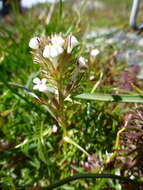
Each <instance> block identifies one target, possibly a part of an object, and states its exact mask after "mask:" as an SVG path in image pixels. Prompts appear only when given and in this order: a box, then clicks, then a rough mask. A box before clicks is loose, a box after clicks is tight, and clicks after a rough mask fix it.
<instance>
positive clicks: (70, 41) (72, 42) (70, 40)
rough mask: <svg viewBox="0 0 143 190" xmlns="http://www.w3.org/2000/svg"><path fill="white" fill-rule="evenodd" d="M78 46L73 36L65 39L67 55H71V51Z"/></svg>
mask: <svg viewBox="0 0 143 190" xmlns="http://www.w3.org/2000/svg"><path fill="white" fill-rule="evenodd" d="M78 44H79V42H78V40H77V39H76V37H75V36H69V37H68V38H67V53H71V52H72V49H73V48H74V47H75V46H77V45H78Z"/></svg>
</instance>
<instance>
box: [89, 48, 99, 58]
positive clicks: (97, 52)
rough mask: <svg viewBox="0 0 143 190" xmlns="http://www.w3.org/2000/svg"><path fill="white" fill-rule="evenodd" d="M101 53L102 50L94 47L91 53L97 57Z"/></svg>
mask: <svg viewBox="0 0 143 190" xmlns="http://www.w3.org/2000/svg"><path fill="white" fill-rule="evenodd" d="M99 53H100V51H99V50H98V49H92V50H91V52H90V55H91V56H93V57H96V56H97V55H98V54H99Z"/></svg>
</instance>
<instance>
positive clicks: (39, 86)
mask: <svg viewBox="0 0 143 190" xmlns="http://www.w3.org/2000/svg"><path fill="white" fill-rule="evenodd" d="M46 81H47V79H46V78H43V79H41V80H40V79H39V78H38V77H37V78H35V79H33V83H34V84H35V85H34V87H33V89H34V90H39V91H40V92H46V91H47V85H46Z"/></svg>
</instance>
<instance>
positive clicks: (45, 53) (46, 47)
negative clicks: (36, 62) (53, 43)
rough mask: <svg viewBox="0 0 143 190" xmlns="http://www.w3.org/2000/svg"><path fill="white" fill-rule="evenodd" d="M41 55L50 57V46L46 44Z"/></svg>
mask: <svg viewBox="0 0 143 190" xmlns="http://www.w3.org/2000/svg"><path fill="white" fill-rule="evenodd" d="M43 57H45V58H49V57H50V46H49V45H46V46H45V48H44V51H43Z"/></svg>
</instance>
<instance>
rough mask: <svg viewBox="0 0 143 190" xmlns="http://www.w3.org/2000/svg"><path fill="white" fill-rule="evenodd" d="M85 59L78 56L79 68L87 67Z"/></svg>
mask: <svg viewBox="0 0 143 190" xmlns="http://www.w3.org/2000/svg"><path fill="white" fill-rule="evenodd" d="M86 62H87V60H86V59H85V58H84V57H79V58H78V66H79V68H80V69H87V64H86Z"/></svg>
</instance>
